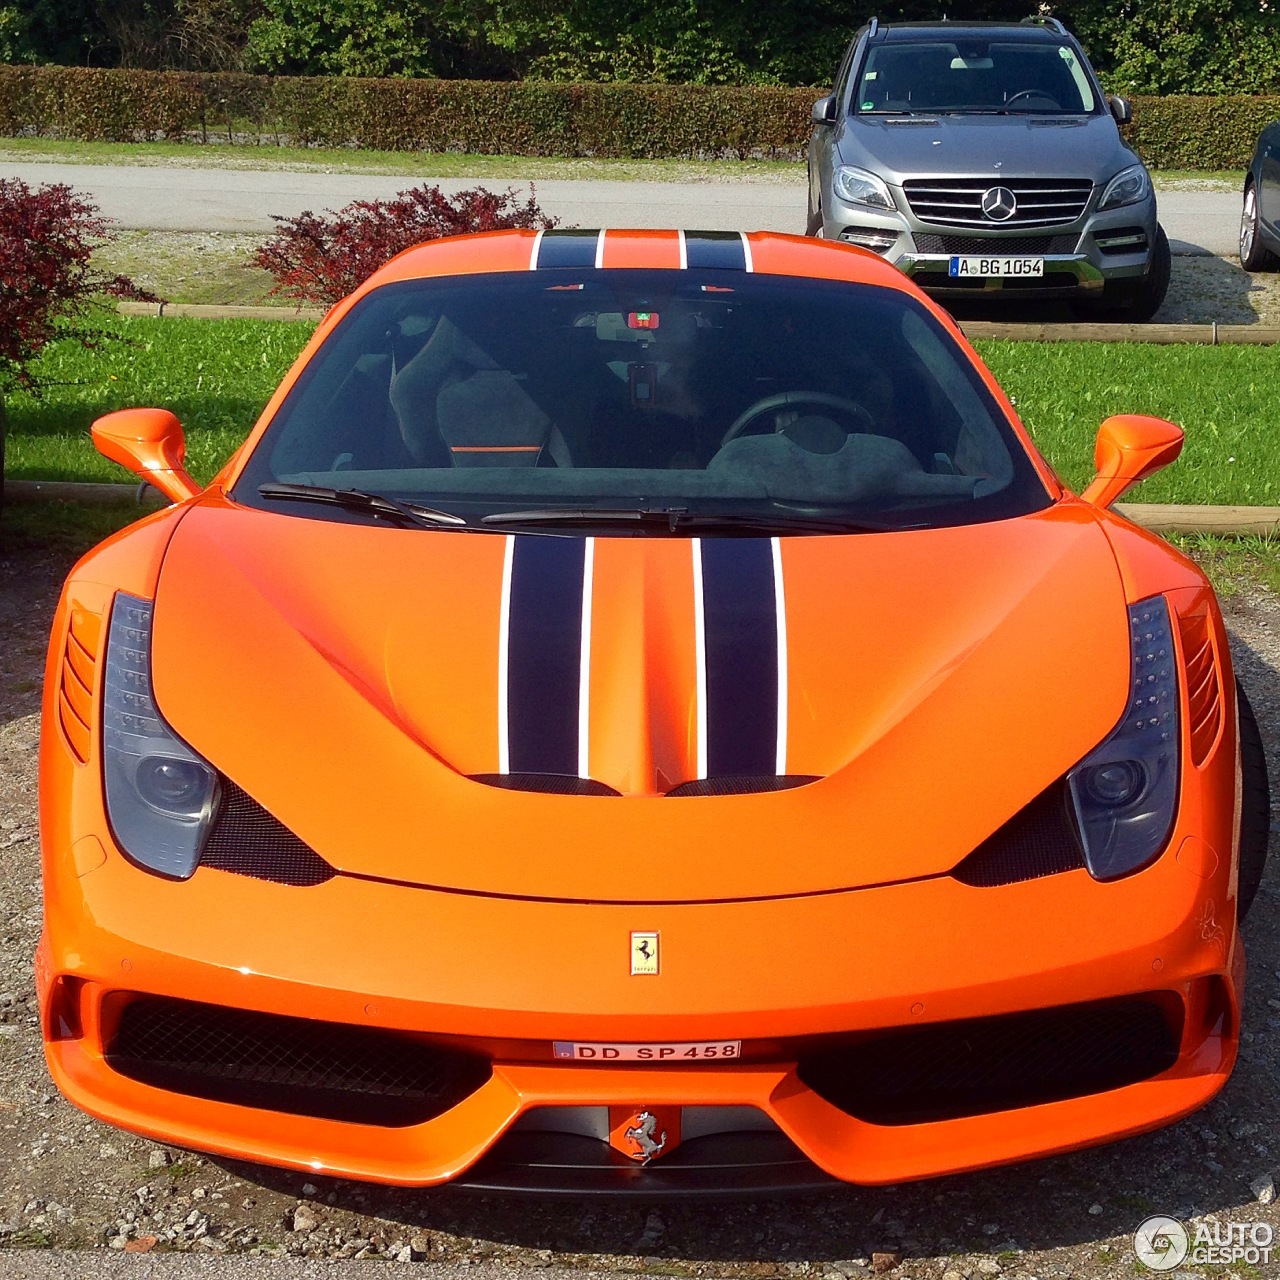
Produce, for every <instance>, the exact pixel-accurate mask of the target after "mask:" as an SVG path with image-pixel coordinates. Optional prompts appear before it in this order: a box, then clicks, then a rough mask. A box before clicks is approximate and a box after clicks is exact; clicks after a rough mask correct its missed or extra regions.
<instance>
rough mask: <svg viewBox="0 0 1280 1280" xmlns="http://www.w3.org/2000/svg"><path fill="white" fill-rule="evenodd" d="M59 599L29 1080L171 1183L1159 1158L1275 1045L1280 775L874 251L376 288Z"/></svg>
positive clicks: (720, 244)
mask: <svg viewBox="0 0 1280 1280" xmlns="http://www.w3.org/2000/svg"><path fill="white" fill-rule="evenodd" d="M94 437H95V439H96V441H97V444H98V447H99V448H100V449H101V450H102V451H103V452H104V453H105V454H106V455H107V456H108V457H110V458H113V459H115V460H117V461H120V462H122V463H124V464H126V465H127V466H130V467H132V468H133V469H134V470H136V471H137V472H138V473H139V474H141V475H143V476H144V477H145V478H146V479H147V480H149V481H150V482H151V483H152V484H153V485H155V486H156V487H157V488H159V489H161V490H162V491H163V492H164V493H165V494H166V495H167V496H168V497H169V498H170V499H171V500H172V505H171V506H169V507H167V508H166V509H165V510H162V511H160V512H158V513H157V514H154V515H152V516H149V517H148V518H146V519H144V520H142V521H140V522H139V523H138V524H136V525H134V526H133V527H131V528H129V529H127V530H125V531H124V532H122V533H120V534H118V535H116V536H115V537H113V538H111V539H109V540H108V541H107V542H105V543H103V544H102V545H101V546H100V547H98V548H97V549H96V550H94V551H92V552H91V553H90V554H89V555H88V556H86V557H85V558H84V559H83V560H82V561H81V562H80V563H79V564H78V565H77V566H76V568H75V569H74V570H73V571H72V573H71V576H70V578H69V580H68V582H67V584H66V588H65V591H64V593H63V596H62V600H61V604H60V606H59V608H58V612H57V616H56V619H55V621H54V626H53V635H52V639H51V644H50V650H49V666H48V683H47V688H46V694H45V702H44V724H45V731H44V735H43V738H42V747H41V751H42V756H41V774H40V788H41V796H40V803H41V827H42V840H43V857H44V876H45V927H44V933H43V937H42V940H41V943H40V947H39V952H38V955H37V974H38V980H39V991H40V1001H41V1011H42V1020H43V1028H44V1041H45V1048H46V1051H47V1054H48V1061H49V1068H50V1070H51V1072H52V1074H53V1078H54V1080H55V1081H56V1082H57V1084H58V1086H59V1088H60V1089H61V1090H62V1091H63V1092H64V1093H65V1094H66V1096H67V1097H68V1098H70V1099H71V1100H72V1101H73V1102H75V1103H76V1104H77V1105H79V1106H80V1107H82V1108H84V1109H85V1110H86V1111H88V1112H90V1113H91V1114H93V1115H95V1116H99V1117H101V1118H102V1119H104V1120H107V1121H109V1122H110V1123H112V1124H115V1125H119V1126H121V1127H122V1128H125V1129H130V1130H133V1131H135V1132H138V1133H142V1134H146V1135H148V1136H150V1137H152V1138H155V1139H158V1140H161V1141H164V1142H168V1143H174V1144H177V1145H179V1146H187V1147H192V1148H197V1149H200V1150H203V1151H209V1152H215V1153H218V1154H220V1155H223V1156H232V1157H237V1158H245V1159H250V1160H255V1161H262V1162H266V1163H270V1164H276V1165H283V1166H289V1167H292V1168H294V1169H299V1170H306V1171H308V1172H312V1173H320V1174H325V1175H331V1176H334V1177H341V1178H355V1179H368V1180H373V1181H379V1182H386V1183H395V1184H403V1185H418V1186H428V1185H434V1184H438V1183H445V1182H449V1181H456V1182H459V1183H461V1184H463V1185H468V1186H471V1187H480V1188H489V1189H508V1190H518V1189H525V1190H536V1191H561V1192H571V1193H581V1192H590V1191H619V1190H622V1191H626V1190H633V1191H639V1192H643V1193H646V1194H662V1193H664V1192H668V1191H670V1192H672V1193H681V1194H684V1193H689V1192H697V1191H702V1192H708V1191H739V1192H740V1191H757V1192H758V1191H762V1190H765V1189H769V1190H774V1189H781V1188H800V1187H806V1186H818V1185H830V1184H831V1183H832V1181H833V1180H845V1181H849V1182H858V1183H891V1182H899V1181H902V1180H905V1179H911V1178H923V1177H928V1176H930V1175H935V1174H943V1173H952V1172H956V1171H959V1170H965V1169H976V1168H980V1167H983V1166H988V1165H995V1164H999V1163H1002V1162H1006V1161H1014V1160H1021V1159H1025V1158H1027V1157H1032V1156H1038V1155H1044V1154H1047V1153H1050V1152H1060V1151H1066V1150H1070V1149H1072V1148H1077V1147H1082V1146H1086V1145H1088V1144H1091V1143H1097V1142H1102V1141H1105V1140H1107V1139H1112V1138H1119V1137H1122V1136H1124V1135H1127V1134H1134V1133H1139V1132H1141V1131H1143V1130H1147V1129H1152V1128H1155V1127H1157V1126H1159V1125H1163V1124H1166V1123H1168V1122H1170V1121H1171V1120H1174V1119H1176V1118H1177V1117H1179V1116H1183V1115H1186V1114H1187V1113H1188V1112H1191V1111H1194V1110H1195V1109H1196V1108H1197V1107H1200V1106H1202V1105H1203V1104H1204V1103H1205V1102H1206V1101H1208V1100H1209V1099H1210V1098H1211V1097H1213V1095H1214V1094H1215V1093H1216V1092H1217V1091H1218V1090H1219V1089H1220V1088H1221V1087H1222V1085H1223V1083H1224V1082H1225V1081H1226V1079H1227V1077H1228V1075H1229V1074H1230V1072H1231V1069H1232V1065H1233V1062H1234V1060H1235V1057H1236V1048H1237V1040H1238V1034H1239V1025H1240V1008H1241V996H1242V988H1243V982H1244V964H1245V961H1244V950H1243V947H1242V945H1241V937H1240V928H1239V921H1240V918H1241V917H1242V915H1243V914H1244V911H1245V909H1246V908H1247V906H1248V904H1249V900H1250V898H1251V897H1252V896H1253V894H1254V891H1255V890H1256V889H1257V886H1258V881H1259V878H1260V876H1261V874H1262V869H1263V862H1264V859H1265V856H1266V840H1267V826H1268V822H1267V807H1268V799H1267V778H1266V771H1265V764H1264V759H1263V755H1262V750H1261V745H1260V740H1259V736H1258V730H1257V726H1256V724H1255V722H1254V720H1253V717H1252V715H1251V713H1250V711H1249V707H1248V703H1247V701H1246V700H1245V698H1244V697H1243V695H1242V694H1241V693H1240V692H1239V690H1238V688H1237V685H1236V681H1235V678H1234V676H1233V673H1232V666H1231V655H1230V652H1229V650H1228V646H1227V637H1226V634H1225V632H1224V630H1223V623H1222V618H1221V615H1220V613H1219V609H1218V605H1217V603H1216V602H1215V599H1214V596H1213V593H1212V591H1211V589H1210V587H1209V585H1208V583H1207V582H1206V580H1205V578H1204V576H1203V575H1202V574H1201V572H1200V571H1199V570H1198V569H1197V568H1196V567H1195V565H1193V564H1191V563H1189V562H1188V561H1187V560H1186V559H1184V558H1183V557H1182V556H1181V555H1179V554H1178V553H1177V552H1176V551H1174V550H1172V549H1171V548H1170V547H1169V546H1167V545H1166V544H1165V543H1164V542H1162V541H1161V540H1160V539H1158V538H1156V537H1153V536H1151V535H1149V534H1147V533H1144V532H1142V531H1141V530H1140V529H1137V528H1135V527H1134V526H1133V525H1132V524H1130V523H1128V522H1127V521H1126V520H1124V519H1122V518H1121V517H1120V516H1118V515H1115V514H1113V513H1112V512H1111V511H1110V510H1109V506H1110V504H1111V503H1112V502H1113V501H1114V500H1115V499H1116V498H1117V497H1119V496H1120V494H1121V493H1122V492H1123V491H1124V490H1125V489H1127V488H1128V487H1129V486H1131V485H1133V484H1134V483H1136V482H1137V481H1139V480H1141V479H1142V478H1143V477H1144V476H1147V475H1150V474H1151V473H1152V472H1153V471H1155V470H1157V469H1158V468H1159V467H1161V466H1163V465H1165V464H1167V463H1169V462H1171V461H1172V460H1173V459H1174V458H1175V457H1176V456H1177V454H1178V451H1179V449H1180V447H1181V443H1182V433H1181V431H1180V430H1179V429H1178V428H1177V427H1175V426H1173V425H1171V424H1170V423H1167V422H1163V421H1160V420H1158V419H1154V418H1146V417H1137V416H1132V417H1116V418H1111V419H1108V420H1107V421H1106V422H1104V423H1103V424H1102V426H1101V430H1100V433H1099V435H1098V442H1097V477H1096V479H1095V480H1094V481H1093V482H1092V483H1091V484H1090V485H1089V486H1088V488H1087V489H1086V490H1085V491H1084V493H1083V494H1081V495H1080V496H1076V495H1075V494H1072V493H1070V492H1068V491H1067V490H1066V489H1065V488H1064V487H1063V485H1062V484H1061V482H1060V481H1059V480H1058V479H1057V477H1056V476H1055V475H1054V473H1053V471H1052V470H1051V469H1050V467H1049V466H1048V465H1047V464H1046V463H1045V461H1044V459H1043V458H1041V456H1040V455H1039V454H1038V453H1037V451H1036V449H1035V447H1034V445H1033V444H1032V442H1031V440H1030V438H1029V437H1028V435H1027V432H1026V430H1025V429H1024V428H1023V426H1022V425H1021V423H1020V422H1019V420H1018V417H1017V415H1016V413H1015V412H1014V409H1013V408H1012V406H1011V404H1010V402H1009V400H1008V399H1007V398H1006V397H1005V396H1004V395H1003V393H1002V392H1001V390H1000V388H999V387H998V386H997V385H996V383H995V381H994V380H993V379H992V377H991V375H990V373H988V372H987V370H986V369H985V368H984V366H983V365H982V362H981V361H980V360H979V359H978V357H977V356H976V355H975V353H974V351H973V350H972V349H971V348H970V347H969V345H968V344H967V343H966V342H965V340H964V338H963V336H962V335H961V333H960V331H959V330H958V329H957V327H956V325H955V324H954V323H953V322H952V321H951V319H950V318H949V317H948V316H947V315H946V313H945V312H943V311H942V310H940V309H939V308H938V307H937V306H936V305H935V304H933V303H932V302H930V301H929V300H928V299H926V298H925V296H924V295H923V294H922V293H920V292H919V291H918V290H917V289H916V288H915V287H914V286H913V285H912V284H911V283H910V282H909V281H907V280H906V279H905V278H904V277H902V276H901V275H899V273H898V272H897V271H895V270H894V269H893V268H892V267H890V266H888V265H886V264H885V263H884V262H882V261H881V260H880V259H879V258H877V257H876V256H875V255H874V254H871V253H867V252H864V251H863V250H860V249H856V248H853V247H851V246H846V245H839V244H829V243H823V242H821V241H814V240H806V239H801V238H798V237H791V236H782V235H768V234H750V235H739V234H736V233H735V234H725V233H708V232H677V231H669V232H661V231H608V232H603V231H602V232H594V231H593V232H586V231H579V230H570V231H547V232H539V233H534V232H532V231H510V232H497V233H493V234H486V235H477V236H469V237H463V238H458V239H453V240H442V241H438V242H435V243H432V244H429V245H424V246H420V247H418V248H415V249H412V250H410V251H409V252H407V253H404V254H402V255H401V256H399V257H397V258H395V259H394V260H393V261H392V262H390V263H389V264H387V266H385V267H384V268H383V269H382V270H381V271H380V272H378V273H377V274H376V275H375V276H374V277H373V278H372V279H370V280H369V281H368V282H367V283H366V284H365V285H364V286H363V287H362V288H361V289H360V290H359V291H358V292H357V293H356V294H355V295H353V296H352V297H350V298H348V299H346V300H345V301H343V302H341V303H339V304H338V305H337V306H336V307H334V308H333V310H332V311H331V312H330V313H329V315H328V316H327V317H326V319H325V320H324V322H323V323H322V324H321V325H320V326H319V328H318V330H317V331H316V334H315V337H314V338H313V339H312V341H311V342H310V344H309V345H308V346H307V348H306V350H305V351H304V352H303V354H302V356H301V357H300V358H299V360H298V361H297V363H296V364H295V366H294V367H293V369H292V370H291V372H290V373H289V375H288V376H287V378H286V379H285V381H284V383H283V385H282V386H281V387H280V389H279V391H278V392H277V393H276V395H275V396H274V397H273V398H272V400H271V402H270V403H269V404H268V405H267V408H266V410H265V412H264V413H263V415H262V417H261V420H260V421H259V422H258V424H257V426H256V427H255V428H254V430H253V431H252V433H251V434H250V435H249V437H248V439H247V440H246V441H245V443H244V445H243V446H242V447H241V448H240V449H239V450H238V451H237V452H236V454H235V455H234V456H233V457H232V459H231V460H230V461H229V462H228V463H227V465H226V466H225V467H224V468H223V470H222V471H221V472H220V473H219V474H218V476H217V477H216V478H215V479H214V480H213V482H212V483H211V484H210V485H209V486H208V487H207V488H205V489H203V490H201V489H200V487H199V486H198V485H197V484H196V483H195V482H194V481H193V480H192V479H191V477H190V476H189V475H188V474H187V473H186V472H185V470H184V469H183V440H182V432H181V428H180V426H179V424H178V422H177V420H176V419H175V418H174V417H173V415H172V414H170V413H168V412H166V411H164V410H161V409H135V410H126V411H122V412H119V413H114V414H110V415H108V416H107V417H105V418H102V419H100V420H99V421H98V422H97V423H96V424H95V426H94Z"/></svg>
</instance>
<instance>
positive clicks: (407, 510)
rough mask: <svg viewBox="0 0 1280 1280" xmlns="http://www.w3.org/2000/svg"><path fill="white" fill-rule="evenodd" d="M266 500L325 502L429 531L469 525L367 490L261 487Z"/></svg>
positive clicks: (275, 485) (432, 509)
mask: <svg viewBox="0 0 1280 1280" xmlns="http://www.w3.org/2000/svg"><path fill="white" fill-rule="evenodd" d="M258 494H259V496H260V497H263V498H277V499H280V498H287V499H293V500H295V501H298V502H323V503H326V504H327V505H329V506H331V507H341V508H342V509H343V510H344V511H362V512H365V513H367V514H368V515H372V516H387V517H389V518H391V519H396V520H400V521H402V522H403V523H405V524H414V525H421V526H422V527H424V528H427V529H437V528H440V527H442V526H446V527H448V528H459V527H465V525H466V523H467V522H466V521H465V520H464V519H463V518H462V517H461V516H456V515H454V514H453V513H452V512H451V511H437V510H435V509H434V508H433V507H422V506H419V505H418V504H417V503H416V502H400V501H398V500H397V499H395V498H388V497H387V496H386V494H383V493H366V492H365V491H364V490H363V489H325V488H323V487H322V486H320V485H316V484H260V485H259V486H258Z"/></svg>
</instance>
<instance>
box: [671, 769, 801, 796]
mask: <svg viewBox="0 0 1280 1280" xmlns="http://www.w3.org/2000/svg"><path fill="white" fill-rule="evenodd" d="M817 781H818V776H817V775H816V774H808V773H783V774H773V773H766V774H760V775H755V774H752V775H739V776H736V777H724V778H698V779H697V780H696V781H694V782H682V783H681V784H680V785H679V786H678V787H673V788H672V789H671V790H670V791H668V792H667V795H668V796H746V795H751V794H752V793H753V792H756V791H790V790H791V789H792V788H793V787H805V786H808V785H809V783H811V782H817Z"/></svg>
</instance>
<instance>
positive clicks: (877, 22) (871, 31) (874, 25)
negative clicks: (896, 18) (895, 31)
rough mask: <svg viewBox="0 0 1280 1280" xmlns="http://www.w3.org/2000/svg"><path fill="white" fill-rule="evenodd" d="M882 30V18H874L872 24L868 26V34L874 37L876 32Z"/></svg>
mask: <svg viewBox="0 0 1280 1280" xmlns="http://www.w3.org/2000/svg"><path fill="white" fill-rule="evenodd" d="M879 30H880V19H879V18H872V19H871V25H870V26H869V27H868V28H867V35H868V36H871V37H874V35H875V33H876V32H877V31H879Z"/></svg>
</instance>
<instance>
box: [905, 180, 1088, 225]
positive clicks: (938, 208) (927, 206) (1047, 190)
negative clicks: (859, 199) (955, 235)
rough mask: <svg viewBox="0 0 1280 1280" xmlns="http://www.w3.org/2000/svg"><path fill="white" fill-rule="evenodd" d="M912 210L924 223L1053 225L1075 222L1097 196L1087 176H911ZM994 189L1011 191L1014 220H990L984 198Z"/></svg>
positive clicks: (908, 186) (909, 195)
mask: <svg viewBox="0 0 1280 1280" xmlns="http://www.w3.org/2000/svg"><path fill="white" fill-rule="evenodd" d="M902 187H903V190H904V191H905V193H906V196H907V203H908V204H909V205H910V206H911V212H912V213H914V214H915V216H916V217H917V218H919V219H920V220H921V222H942V223H946V224H949V225H950V226H957V227H986V228H988V229H990V228H994V227H1052V226H1064V225H1066V224H1067V223H1069V222H1075V221H1077V219H1079V218H1080V217H1081V216H1082V215H1083V214H1084V211H1085V206H1086V205H1087V204H1088V203H1089V197H1090V195H1091V194H1092V193H1093V183H1092V182H1090V181H1089V179H1088V178H1004V177H1000V178H913V179H911V180H910V181H908V182H904V183H903V184H902ZM992 187H1005V188H1007V189H1008V190H1009V191H1012V192H1013V195H1014V199H1015V200H1016V202H1017V207H1016V209H1015V210H1014V214H1013V216H1012V217H1011V218H1006V219H1004V220H1003V221H1000V220H995V219H992V218H988V217H987V215H986V214H985V213H983V212H982V197H983V194H984V193H985V192H987V191H989V190H991V188H992Z"/></svg>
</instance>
